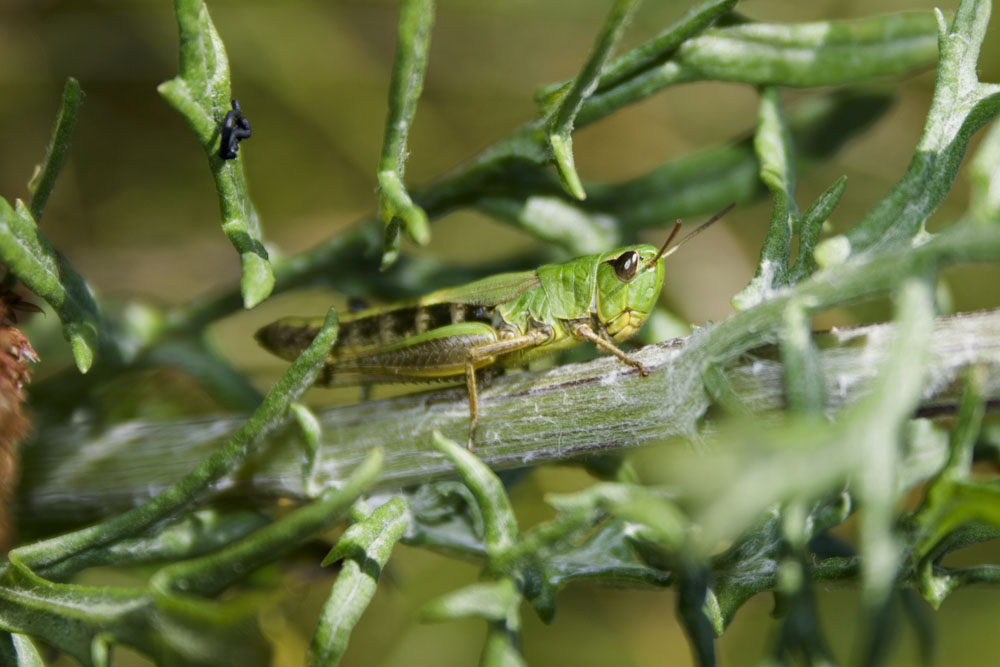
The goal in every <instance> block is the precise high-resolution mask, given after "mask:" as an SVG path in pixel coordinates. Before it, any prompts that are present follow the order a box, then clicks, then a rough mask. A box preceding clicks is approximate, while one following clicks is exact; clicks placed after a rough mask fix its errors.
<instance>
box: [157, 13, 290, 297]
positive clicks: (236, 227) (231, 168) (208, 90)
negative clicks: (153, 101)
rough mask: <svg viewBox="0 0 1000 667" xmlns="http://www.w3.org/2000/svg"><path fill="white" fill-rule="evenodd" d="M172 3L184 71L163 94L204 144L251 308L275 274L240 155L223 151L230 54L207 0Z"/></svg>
mask: <svg viewBox="0 0 1000 667" xmlns="http://www.w3.org/2000/svg"><path fill="white" fill-rule="evenodd" d="M174 4H175V10H176V13H177V26H178V28H179V30H180V42H181V57H180V74H179V75H178V76H177V77H176V78H174V79H171V80H170V81H167V82H165V83H163V84H162V85H161V86H160V88H159V90H160V94H161V95H163V97H164V98H166V100H167V101H168V102H170V104H171V106H173V107H174V108H175V109H176V110H177V111H178V112H179V113H180V114H181V115H182V116H183V117H184V120H186V121H187V124H188V125H189V126H190V127H191V130H192V131H193V132H194V134H195V137H196V138H197V139H198V143H200V144H201V146H202V148H204V149H205V154H206V155H207V156H208V166H209V167H210V168H211V169H212V176H214V177H215V189H216V191H217V192H218V193H219V207H220V209H221V212H222V231H224V232H225V233H226V236H228V237H229V240H230V242H231V243H232V244H233V247H234V248H236V251H237V252H239V253H240V261H241V262H242V264H243V278H242V280H241V281H240V290H241V291H242V294H243V303H244V306H245V307H246V308H253V307H254V306H256V305H257V304H258V303H260V302H261V301H263V300H264V299H266V298H267V297H268V295H269V294H270V293H271V289H272V288H273V287H274V275H273V272H272V270H271V265H270V263H269V262H268V256H267V250H266V249H265V248H264V243H263V240H262V238H261V231H260V221H259V218H258V215H257V210H256V208H255V207H254V205H253V202H252V201H251V200H250V194H249V189H248V188H247V181H246V176H245V175H244V173H243V162H242V159H241V158H240V157H239V156H237V157H236V158H235V159H233V160H223V159H222V158H221V157H219V136H220V131H219V126H220V124H221V122H222V119H223V117H224V116H225V115H226V113H227V112H228V111H229V109H230V99H231V98H232V92H231V86H230V77H229V59H228V58H227V57H226V50H225V48H224V47H223V45H222V39H221V38H220V37H219V34H218V33H217V32H216V31H215V26H214V25H212V19H211V18H210V17H209V15H208V9H207V8H206V7H205V3H204V2H201V0H176V2H175V3H174Z"/></svg>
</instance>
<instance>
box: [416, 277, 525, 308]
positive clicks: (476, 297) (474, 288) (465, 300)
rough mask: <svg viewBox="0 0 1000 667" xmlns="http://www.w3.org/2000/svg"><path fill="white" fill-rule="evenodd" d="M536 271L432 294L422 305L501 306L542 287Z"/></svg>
mask: <svg viewBox="0 0 1000 667" xmlns="http://www.w3.org/2000/svg"><path fill="white" fill-rule="evenodd" d="M541 284H542V283H541V281H540V280H539V279H538V274H537V273H536V272H535V271H517V272H514V273H499V274H497V275H495V276H489V277H488V278H482V279H480V280H476V281H473V282H471V283H467V284H465V285H459V286H458V287H446V288H444V289H440V290H438V291H436V292H431V293H430V294H428V295H427V296H425V297H423V298H422V299H420V305H432V304H436V303H462V304H466V305H470V306H487V307H492V306H499V305H500V304H502V303H506V302H508V301H510V300H511V299H514V298H516V297H518V296H520V295H522V294H524V293H525V292H527V291H528V290H530V289H533V288H535V287H538V286H539V285H541Z"/></svg>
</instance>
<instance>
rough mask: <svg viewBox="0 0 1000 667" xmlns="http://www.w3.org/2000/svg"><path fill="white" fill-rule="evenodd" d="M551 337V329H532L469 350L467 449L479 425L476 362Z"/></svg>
mask: <svg viewBox="0 0 1000 667" xmlns="http://www.w3.org/2000/svg"><path fill="white" fill-rule="evenodd" d="M551 337H552V331H551V330H543V329H533V330H531V331H529V332H528V333H526V334H524V335H523V336H516V337H514V338H508V339H506V340H499V341H497V342H495V343H488V344H487V345H481V346H479V347H474V348H472V349H471V350H469V353H468V355H467V356H466V358H465V385H466V387H467V388H468V390H469V442H468V444H467V446H468V448H469V451H472V449H473V442H474V441H475V439H476V428H477V427H478V426H479V393H478V392H477V390H476V364H479V363H482V362H483V361H486V360H488V359H491V358H493V357H497V356H500V355H503V354H508V353H510V352H516V351H517V350H523V349H525V348H528V347H535V346H537V345H541V344H542V343H544V342H545V341H547V340H549V339H550V338H551Z"/></svg>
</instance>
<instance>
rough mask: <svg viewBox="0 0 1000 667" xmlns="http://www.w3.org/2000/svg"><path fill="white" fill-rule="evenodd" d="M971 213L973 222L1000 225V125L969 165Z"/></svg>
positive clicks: (992, 131)
mask: <svg viewBox="0 0 1000 667" xmlns="http://www.w3.org/2000/svg"><path fill="white" fill-rule="evenodd" d="M969 179H970V180H971V181H972V192H971V194H970V197H969V199H970V203H969V212H970V214H971V216H972V218H973V220H979V221H980V222H991V223H993V224H998V223H1000V123H997V122H994V123H993V125H992V127H990V130H989V132H987V133H986V136H985V137H983V140H982V142H980V144H979V150H978V151H977V152H976V156H975V157H974V158H973V159H972V161H971V162H970V163H969Z"/></svg>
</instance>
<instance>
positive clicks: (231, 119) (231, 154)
mask: <svg viewBox="0 0 1000 667" xmlns="http://www.w3.org/2000/svg"><path fill="white" fill-rule="evenodd" d="M249 136H250V121H249V120H247V119H246V118H244V117H243V109H242V108H240V101H239V100H233V110H232V111H229V112H227V113H226V117H225V118H224V119H223V121H222V141H221V142H220V144H221V145H220V146H219V157H221V158H222V159H223V160H232V159H233V158H235V157H236V151H238V150H239V149H240V142H241V141H243V140H244V139H246V138H248V137H249Z"/></svg>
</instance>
